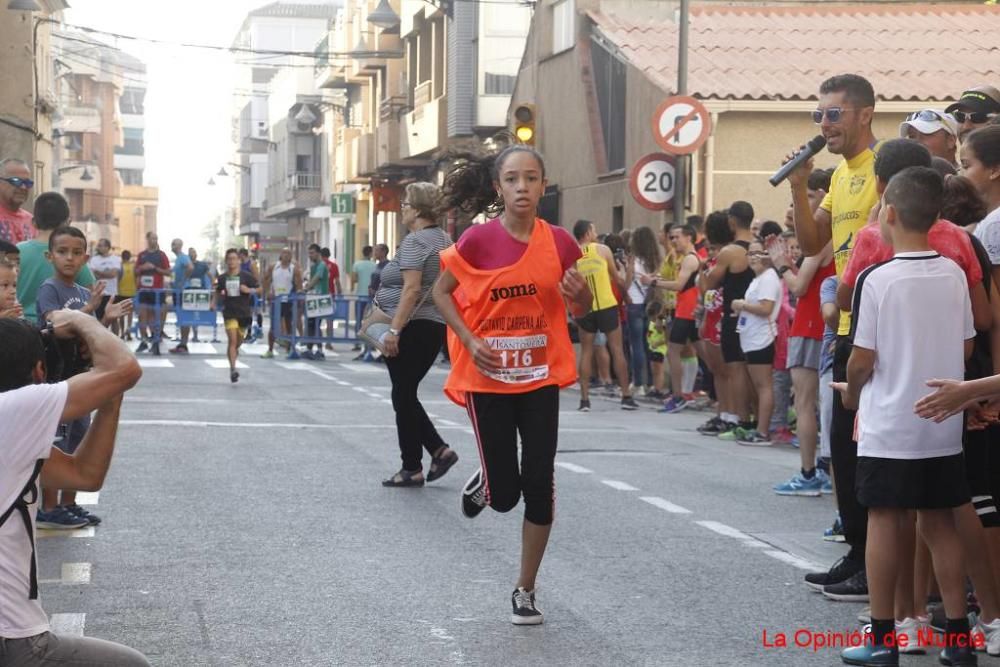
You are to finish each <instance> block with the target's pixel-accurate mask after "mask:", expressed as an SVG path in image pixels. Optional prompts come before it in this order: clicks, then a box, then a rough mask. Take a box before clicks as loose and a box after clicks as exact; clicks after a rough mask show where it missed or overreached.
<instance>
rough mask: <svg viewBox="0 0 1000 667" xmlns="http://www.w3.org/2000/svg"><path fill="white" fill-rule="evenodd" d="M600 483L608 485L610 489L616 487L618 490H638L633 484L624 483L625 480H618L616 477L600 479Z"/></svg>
mask: <svg viewBox="0 0 1000 667" xmlns="http://www.w3.org/2000/svg"><path fill="white" fill-rule="evenodd" d="M601 484H604V485H606V486H610V487H611V488H612V489H617V490H619V491H638V490H639V489H637V488H635V487H634V486H632V485H631V484H626V483H625V482H619V481H618V480H616V479H602V480H601Z"/></svg>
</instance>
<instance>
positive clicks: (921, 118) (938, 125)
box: [899, 109, 958, 138]
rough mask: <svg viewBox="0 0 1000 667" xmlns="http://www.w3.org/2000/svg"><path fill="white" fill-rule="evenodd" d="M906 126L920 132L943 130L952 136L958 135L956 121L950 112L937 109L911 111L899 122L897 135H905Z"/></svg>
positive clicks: (930, 132)
mask: <svg viewBox="0 0 1000 667" xmlns="http://www.w3.org/2000/svg"><path fill="white" fill-rule="evenodd" d="M907 127H912V128H913V129H914V130H916V131H917V132H919V133H920V134H934V133H935V132H939V131H941V130H944V131H945V132H947V133H948V134H950V135H951V136H953V137H957V136H958V121H956V120H955V117H954V116H952V115H951V114H950V113H945V112H944V111H939V110H938V109H923V110H922V111H916V112H914V113H911V114H910V115H909V116H907V117H906V120H904V121H903V122H902V123H900V124H899V136H901V137H904V138H905V137H906V128H907Z"/></svg>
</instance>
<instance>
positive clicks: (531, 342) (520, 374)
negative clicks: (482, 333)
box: [484, 334, 549, 384]
mask: <svg viewBox="0 0 1000 667" xmlns="http://www.w3.org/2000/svg"><path fill="white" fill-rule="evenodd" d="M485 340H486V343H487V344H488V345H489V346H490V347H491V348H493V349H494V350H496V351H497V353H498V354H499V355H500V368H499V369H498V370H496V371H490V372H486V371H484V373H486V375H487V376H488V377H491V378H493V379H494V380H497V381H498V382H504V383H506V384H530V383H532V382H537V381H538V380H544V379H545V378H547V377H548V376H549V361H548V347H547V345H546V343H547V342H548V337H547V336H546V335H545V334H537V335H534V336H495V337H490V338H486V339H485Z"/></svg>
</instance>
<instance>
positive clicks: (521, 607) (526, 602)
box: [510, 588, 542, 625]
mask: <svg viewBox="0 0 1000 667" xmlns="http://www.w3.org/2000/svg"><path fill="white" fill-rule="evenodd" d="M510 603H511V605H512V606H513V607H514V611H513V613H511V615H510V622H511V623H513V624H514V625H541V624H542V612H540V611H538V607H536V606H535V591H526V590H524V589H523V588H516V589H514V592H513V593H511V596H510Z"/></svg>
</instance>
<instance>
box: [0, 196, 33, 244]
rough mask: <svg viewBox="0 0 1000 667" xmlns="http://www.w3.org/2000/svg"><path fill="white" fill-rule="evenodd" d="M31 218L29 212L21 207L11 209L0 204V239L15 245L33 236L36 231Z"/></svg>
mask: <svg viewBox="0 0 1000 667" xmlns="http://www.w3.org/2000/svg"><path fill="white" fill-rule="evenodd" d="M31 219H32V218H31V214H30V213H28V212H27V211H25V210H24V209H23V208H19V209H18V210H16V211H12V210H10V209H9V208H7V207H6V206H3V205H2V204H0V240H3V241H7V242H8V243H13V244H15V245H17V244H18V243H20V242H21V241H30V240H31V239H33V238H35V236H37V234H38V233H37V232H36V231H35V226H34V225H33V224H31Z"/></svg>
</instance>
